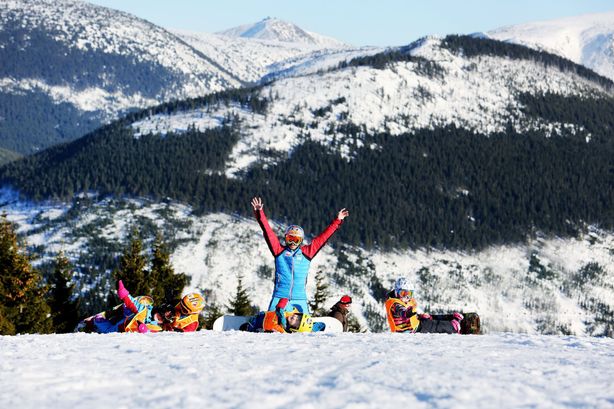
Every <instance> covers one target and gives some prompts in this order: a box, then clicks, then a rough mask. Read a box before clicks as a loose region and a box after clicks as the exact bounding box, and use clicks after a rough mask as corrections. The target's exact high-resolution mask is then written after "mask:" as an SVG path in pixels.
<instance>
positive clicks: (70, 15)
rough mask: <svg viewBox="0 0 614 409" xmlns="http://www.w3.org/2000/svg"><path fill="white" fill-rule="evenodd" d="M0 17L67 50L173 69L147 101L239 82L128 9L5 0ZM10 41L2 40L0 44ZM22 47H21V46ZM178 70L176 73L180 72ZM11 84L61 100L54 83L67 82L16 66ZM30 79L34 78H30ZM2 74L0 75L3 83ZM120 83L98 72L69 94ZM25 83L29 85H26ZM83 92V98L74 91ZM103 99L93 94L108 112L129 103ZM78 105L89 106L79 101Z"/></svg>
mask: <svg viewBox="0 0 614 409" xmlns="http://www.w3.org/2000/svg"><path fill="white" fill-rule="evenodd" d="M0 13H1V14H0V21H2V22H3V24H4V25H7V24H8V22H18V23H19V24H20V25H21V27H22V29H24V30H26V31H34V30H37V31H43V32H46V33H47V35H48V36H49V37H50V38H52V39H53V41H55V42H57V43H61V44H62V45H63V46H64V47H65V48H66V49H67V50H71V49H77V50H81V51H84V52H98V53H101V54H111V55H117V56H126V57H129V58H130V59H132V60H133V61H135V62H148V63H151V64H157V65H160V66H161V67H164V68H166V69H168V70H169V71H172V72H174V73H176V74H177V79H178V80H179V78H180V80H179V81H177V83H175V84H173V83H170V84H168V85H169V87H168V88H166V89H164V90H163V92H162V93H160V94H159V95H148V97H149V98H150V99H149V100H144V101H142V102H144V103H146V104H147V103H148V104H152V103H156V102H157V103H159V102H160V100H165V99H170V98H185V97H190V96H197V95H202V94H204V93H208V92H213V91H219V90H222V89H225V88H227V87H229V86H237V85H239V84H240V82H239V81H237V80H236V79H235V78H233V77H232V76H231V75H229V74H228V73H227V72H225V71H224V70H223V69H221V67H219V66H216V65H215V64H213V63H212V61H210V60H209V59H208V58H207V57H206V56H205V55H203V54H201V53H198V52H197V51H196V50H194V49H193V48H191V47H189V46H188V45H186V44H184V43H182V41H181V40H179V39H178V38H177V37H176V36H174V35H173V34H171V33H170V32H168V31H166V30H164V29H162V28H160V27H157V26H155V25H153V24H151V23H149V22H147V21H145V20H142V19H139V18H137V17H135V16H132V15H130V14H127V13H124V12H120V11H117V10H112V9H108V8H105V7H100V6H96V5H93V4H90V3H86V2H83V1H79V0H60V1H58V0H27V1H25V0H9V1H6V2H4V4H3V7H2V9H0ZM7 46H10V44H6V43H5V44H3V48H4V47H7ZM24 51H25V50H24ZM180 76H181V77H180ZM12 78H13V79H14V81H13V82H12V83H10V84H8V83H7V84H5V85H11V86H13V87H16V88H19V87H20V85H22V84H25V85H32V84H34V85H33V86H36V87H38V88H39V89H41V90H43V91H48V92H49V93H50V94H51V95H55V94H57V95H58V101H62V100H63V99H62V95H63V94H65V93H62V92H57V93H54V91H55V90H56V88H62V87H68V88H70V86H71V84H47V83H45V79H44V78H28V77H24V76H23V75H21V73H19V72H16V73H14V76H13V77H12ZM35 80H36V82H34V83H33V81H35ZM7 81H8V79H7V78H5V79H4V82H5V83H6V82H7ZM121 88H122V86H121V84H115V83H113V78H104V77H101V78H99V83H98V84H91V85H90V86H89V87H76V88H75V89H71V90H70V91H71V93H72V94H73V98H77V99H88V98H87V96H88V93H90V94H91V93H95V92H96V90H98V93H99V94H100V95H101V96H102V95H107V94H109V89H118V90H121ZM26 89H28V87H26ZM80 94H82V96H83V98H79V97H78V95H80ZM141 94H142V91H141V92H138V91H137V92H135V93H134V94H130V93H126V94H125V95H123V96H124V98H126V99H128V98H129V97H132V98H137V96H139V95H141ZM111 97H112V95H111V96H109V97H108V98H107V100H106V102H107V104H106V106H103V107H101V106H100V105H99V104H100V103H101V102H103V101H105V100H97V101H95V102H96V104H95V105H94V103H93V102H92V103H91V104H92V105H93V106H97V107H98V109H101V108H104V109H105V110H108V111H109V112H117V111H120V110H122V109H125V108H128V107H134V105H132V104H121V103H120V102H121V100H118V99H114V98H111ZM80 108H82V109H84V110H86V109H88V108H89V109H92V108H91V107H90V105H86V103H83V104H81V105H80Z"/></svg>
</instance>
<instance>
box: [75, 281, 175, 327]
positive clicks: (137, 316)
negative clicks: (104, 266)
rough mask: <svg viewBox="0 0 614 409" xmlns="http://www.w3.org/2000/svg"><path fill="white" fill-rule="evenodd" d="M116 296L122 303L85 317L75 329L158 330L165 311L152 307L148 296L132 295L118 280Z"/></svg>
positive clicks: (162, 321) (151, 301) (151, 300)
mask: <svg viewBox="0 0 614 409" xmlns="http://www.w3.org/2000/svg"><path fill="white" fill-rule="evenodd" d="M117 296H118V297H119V299H120V300H121V301H122V304H120V305H118V306H116V307H114V308H112V309H110V310H107V311H104V312H101V313H99V314H96V315H94V316H92V317H89V318H86V319H85V320H83V321H81V322H80V323H79V325H77V331H83V332H96V333H99V334H108V333H110V332H142V333H143V332H159V331H162V327H161V325H162V324H163V323H164V315H165V313H167V312H166V311H164V310H163V309H161V308H158V307H154V305H153V299H152V298H151V297H149V296H139V297H133V296H131V295H130V292H129V291H128V290H127V289H126V287H124V283H123V282H122V280H119V283H118V288H117Z"/></svg>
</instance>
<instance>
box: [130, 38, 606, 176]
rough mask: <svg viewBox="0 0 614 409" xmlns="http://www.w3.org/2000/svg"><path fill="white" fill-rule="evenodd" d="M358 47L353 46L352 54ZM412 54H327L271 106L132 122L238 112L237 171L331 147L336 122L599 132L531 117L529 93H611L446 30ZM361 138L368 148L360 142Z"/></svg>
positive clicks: (279, 86) (185, 121) (371, 126)
mask: <svg viewBox="0 0 614 409" xmlns="http://www.w3.org/2000/svg"><path fill="white" fill-rule="evenodd" d="M354 52H355V51H349V52H348V53H350V54H345V56H346V57H347V59H350V58H351V55H352V53H354ZM363 53H364V54H369V53H370V52H368V51H363ZM411 54H412V56H414V57H416V58H422V60H419V61H401V62H395V63H391V64H389V65H388V66H387V67H386V68H385V69H377V68H373V67H369V66H359V67H348V68H345V69H333V70H326V69H325V70H324V71H320V67H324V68H330V66H331V65H334V66H336V65H338V62H339V61H340V60H342V59H343V58H342V57H343V56H344V54H343V53H340V54H334V55H331V56H329V57H328V58H325V59H323V60H320V61H322V62H324V63H325V62H326V61H329V63H328V66H327V65H326V64H324V65H321V66H317V65H316V66H304V67H303V68H304V69H303V70H299V71H295V72H293V74H292V75H294V76H291V77H288V78H282V79H279V80H277V81H274V82H273V83H271V84H268V85H266V86H265V87H263V88H262V90H261V91H260V95H261V96H262V97H263V98H269V99H270V100H271V101H270V103H269V104H268V106H267V112H266V113H265V114H256V113H253V112H251V111H248V110H245V109H241V108H238V107H236V106H228V107H226V106H223V107H220V108H219V109H218V110H215V109H213V110H212V109H211V108H210V107H208V108H206V109H196V110H194V111H191V112H190V111H187V112H181V113H180V114H178V115H179V117H178V118H175V117H173V116H172V115H171V116H169V115H155V116H152V117H149V118H146V119H144V120H142V121H139V122H136V123H134V124H133V125H132V126H133V128H134V129H138V131H139V132H137V134H146V133H150V132H152V133H162V134H164V133H166V132H169V131H179V132H180V131H181V129H182V128H183V129H185V128H187V126H188V125H192V124H193V125H195V126H196V128H199V129H205V128H209V127H212V126H219V125H220V124H221V121H220V120H219V119H221V118H224V117H225V116H227V115H229V114H236V115H237V116H238V117H239V118H241V119H242V120H244V123H245V124H249V126H246V127H245V129H244V130H243V136H242V138H241V140H240V142H239V143H238V144H237V145H236V146H235V148H234V151H233V153H232V154H231V158H230V161H229V162H228V164H227V175H229V176H232V175H234V174H235V173H236V172H237V171H241V170H244V169H245V168H246V167H248V166H249V165H251V164H253V163H254V162H255V161H257V160H258V159H262V156H261V152H263V151H266V150H269V151H275V152H283V153H284V154H286V153H287V152H291V151H292V150H293V149H294V148H295V147H297V146H298V145H300V144H302V143H303V142H304V141H305V140H306V139H310V140H311V141H317V142H320V143H322V144H324V145H331V141H332V140H333V139H336V138H335V133H336V132H335V128H336V127H339V126H344V125H353V126H358V127H364V129H365V130H367V131H368V132H372V133H377V132H380V131H382V130H385V131H387V132H389V133H390V134H393V135H400V134H403V133H408V132H409V133H411V132H412V131H415V130H417V129H435V128H438V127H444V126H449V125H455V126H457V127H461V128H465V129H468V130H470V131H473V132H476V133H482V134H492V133H494V132H502V131H504V130H505V129H506V127H507V126H508V125H509V124H511V125H512V126H513V127H514V128H516V130H517V131H519V132H525V131H527V130H540V131H543V132H544V133H545V134H547V135H552V134H557V133H559V132H561V131H563V130H571V131H572V132H576V133H580V134H581V135H584V136H586V137H587V138H590V135H589V134H588V133H587V132H586V131H584V130H583V128H582V127H578V126H575V125H573V124H563V123H552V122H546V121H536V120H534V119H531V118H528V117H527V116H526V115H525V114H523V112H522V104H521V103H520V101H519V95H520V94H522V93H530V94H532V95H541V94H544V93H553V94H558V95H564V96H571V95H583V96H594V95H609V93H610V91H607V90H605V89H604V88H602V87H601V86H600V85H599V84H596V83H594V82H591V81H589V80H587V79H585V78H583V77H581V76H579V75H577V74H575V73H572V72H568V71H564V70H561V69H559V68H557V67H552V66H544V64H541V63H538V62H535V61H531V60H528V59H525V60H522V59H521V60H516V59H509V58H504V57H497V56H486V55H483V56H478V57H471V58H468V57H465V56H463V55H459V54H455V53H452V52H451V51H450V50H449V49H447V48H445V47H443V46H442V40H441V39H438V38H427V39H424V40H423V41H421V42H419V43H417V44H415V45H414V48H413V49H412V50H411ZM331 59H333V61H335V63H331V62H330V60H331ZM425 61H427V63H425ZM429 64H430V65H429ZM425 65H428V66H427V67H426V68H425ZM216 118H217V119H216ZM339 139H340V140H337V141H336V144H337V146H336V147H335V149H337V150H338V152H340V153H341V154H342V155H344V156H346V157H351V156H352V149H354V148H353V146H355V145H354V142H355V141H354V140H353V139H347V140H343V136H341V137H339ZM358 146H359V147H360V146H362V145H361V144H360V141H358ZM265 159H266V158H265Z"/></svg>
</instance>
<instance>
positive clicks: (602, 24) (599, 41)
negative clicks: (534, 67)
mask: <svg viewBox="0 0 614 409" xmlns="http://www.w3.org/2000/svg"><path fill="white" fill-rule="evenodd" d="M487 35H488V36H490V37H491V38H495V39H497V40H501V41H509V42H513V43H517V44H523V45H526V46H529V47H533V48H537V49H543V50H546V51H549V52H551V53H555V54H559V55H561V56H563V57H565V58H567V59H570V60H572V61H574V62H577V63H578V64H582V65H585V66H587V67H589V68H591V69H592V70H594V71H595V72H597V73H599V74H601V75H603V76H605V77H608V78H610V79H614V11H611V12H607V13H599V14H587V15H583V16H577V17H568V18H562V19H557V20H548V21H538V22H533V23H527V24H519V25H514V26H507V27H501V28H499V29H496V30H493V31H489V32H488V33H487Z"/></svg>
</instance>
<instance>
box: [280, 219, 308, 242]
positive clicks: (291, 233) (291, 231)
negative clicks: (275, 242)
mask: <svg viewBox="0 0 614 409" xmlns="http://www.w3.org/2000/svg"><path fill="white" fill-rule="evenodd" d="M284 237H285V240H286V245H290V244H291V243H293V244H296V245H299V244H301V243H302V242H303V239H304V238H305V232H304V231H303V228H302V227H301V226H297V225H296V224H293V225H290V226H288V228H287V229H286V232H285V233H284Z"/></svg>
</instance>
